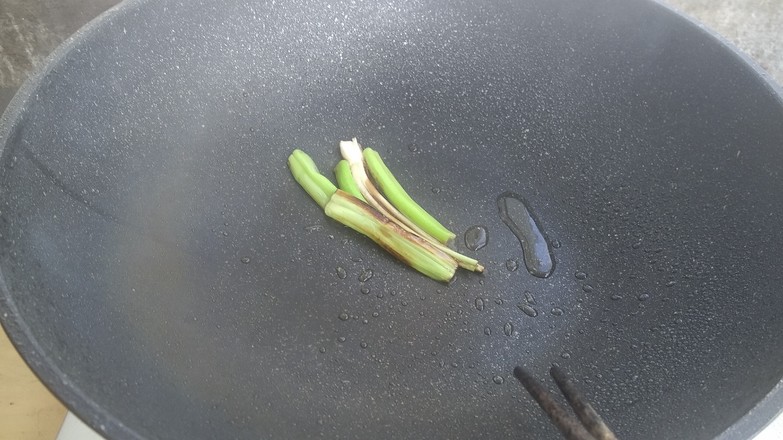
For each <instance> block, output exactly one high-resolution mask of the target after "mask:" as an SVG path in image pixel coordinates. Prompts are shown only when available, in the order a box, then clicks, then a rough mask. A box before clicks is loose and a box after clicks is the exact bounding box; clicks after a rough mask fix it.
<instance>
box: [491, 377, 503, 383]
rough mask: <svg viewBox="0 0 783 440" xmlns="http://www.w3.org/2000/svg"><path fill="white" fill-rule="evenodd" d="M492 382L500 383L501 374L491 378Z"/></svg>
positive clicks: (501, 380) (501, 381)
mask: <svg viewBox="0 0 783 440" xmlns="http://www.w3.org/2000/svg"><path fill="white" fill-rule="evenodd" d="M492 382H495V383H496V384H498V385H500V384H502V383H503V382H504V379H503V376H495V377H493V378H492Z"/></svg>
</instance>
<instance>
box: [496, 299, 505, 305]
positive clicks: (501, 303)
mask: <svg viewBox="0 0 783 440" xmlns="http://www.w3.org/2000/svg"><path fill="white" fill-rule="evenodd" d="M495 304H497V305H499V306H502V305H503V300H502V299H500V298H498V299H496V300H495Z"/></svg>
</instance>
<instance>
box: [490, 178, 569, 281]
mask: <svg viewBox="0 0 783 440" xmlns="http://www.w3.org/2000/svg"><path fill="white" fill-rule="evenodd" d="M497 203H498V211H499V212H500V219H501V220H503V223H505V224H506V226H508V228H509V229H511V232H512V233H513V234H514V235H515V236H516V237H517V240H519V243H520V244H521V245H522V255H523V257H524V261H525V267H526V268H527V271H528V272H530V274H531V275H533V276H536V277H539V278H546V277H548V276H549V275H551V274H552V271H553V270H554V268H555V264H554V260H553V259H552V251H551V250H550V248H549V244H548V243H547V242H546V239H545V238H544V234H543V233H542V232H541V227H540V226H539V225H538V222H537V221H536V219H535V217H534V216H533V214H532V213H531V210H530V208H529V207H528V205H527V203H526V202H525V201H524V199H522V197H520V196H518V195H517V194H514V193H513V192H506V193H503V194H501V195H500V196H498V199H497Z"/></svg>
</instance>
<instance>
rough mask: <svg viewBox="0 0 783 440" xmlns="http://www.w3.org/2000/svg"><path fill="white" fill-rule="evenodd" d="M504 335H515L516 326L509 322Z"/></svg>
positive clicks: (505, 326)
mask: <svg viewBox="0 0 783 440" xmlns="http://www.w3.org/2000/svg"><path fill="white" fill-rule="evenodd" d="M503 333H505V334H506V336H511V335H512V334H514V324H512V323H510V322H507V323H506V325H504V326H503Z"/></svg>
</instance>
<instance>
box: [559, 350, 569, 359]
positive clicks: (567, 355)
mask: <svg viewBox="0 0 783 440" xmlns="http://www.w3.org/2000/svg"><path fill="white" fill-rule="evenodd" d="M560 357H561V358H563V359H571V353H569V352H567V351H564V352H563V353H561V354H560Z"/></svg>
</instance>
